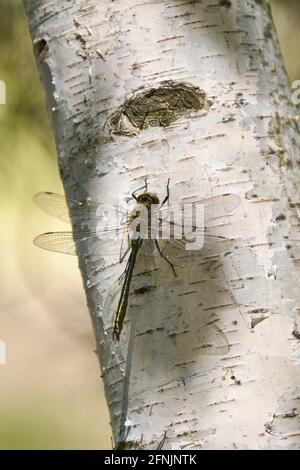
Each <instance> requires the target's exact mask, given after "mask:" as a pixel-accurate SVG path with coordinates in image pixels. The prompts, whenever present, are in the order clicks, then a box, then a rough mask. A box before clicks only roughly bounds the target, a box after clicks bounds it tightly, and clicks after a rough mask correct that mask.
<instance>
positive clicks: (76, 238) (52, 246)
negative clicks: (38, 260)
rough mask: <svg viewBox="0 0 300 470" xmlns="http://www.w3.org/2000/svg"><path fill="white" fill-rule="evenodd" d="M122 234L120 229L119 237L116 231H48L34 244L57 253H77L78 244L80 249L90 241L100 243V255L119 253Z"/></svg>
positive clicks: (98, 251)
mask: <svg viewBox="0 0 300 470" xmlns="http://www.w3.org/2000/svg"><path fill="white" fill-rule="evenodd" d="M121 235H122V236H123V235H124V233H123V231H122V230H119V238H118V236H117V235H116V231H115V230H114V231H112V232H109V231H105V232H102V233H101V232H98V231H97V230H96V231H82V232H74V233H73V232H47V233H43V234H41V235H38V236H37V237H36V238H35V239H34V240H33V242H34V244H35V245H36V246H38V247H39V248H43V249H44V250H48V251H55V252H57V253H65V254H67V255H76V253H77V251H76V246H77V248H78V250H79V251H80V250H81V249H82V244H83V243H84V244H85V243H86V242H87V241H89V242H93V241H94V242H97V243H98V244H99V250H97V253H98V254H99V255H119V253H120V244H121Z"/></svg>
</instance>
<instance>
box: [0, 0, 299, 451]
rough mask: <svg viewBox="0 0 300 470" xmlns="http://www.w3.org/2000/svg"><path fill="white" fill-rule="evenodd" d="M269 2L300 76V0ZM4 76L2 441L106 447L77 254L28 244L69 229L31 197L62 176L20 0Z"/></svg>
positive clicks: (10, 19) (0, 37)
mask: <svg viewBox="0 0 300 470" xmlns="http://www.w3.org/2000/svg"><path fill="white" fill-rule="evenodd" d="M271 3H272V7H273V14H274V20H275V24H276V26H277V31H278V34H279V39H280V42H281V48H282V52H283V56H284V60H285V63H286V67H287V70H288V73H289V76H290V79H291V80H297V79H300V56H299V53H298V49H299V46H298V44H299V40H300V28H299V22H300V1H299V0H273V1H272V2H271ZM0 80H4V81H5V83H6V85H7V104H6V105H5V106H4V105H0V195H1V198H0V210H1V224H0V227H1V228H0V243H1V263H0V285H1V291H0V340H4V341H5V342H6V347H7V364H6V365H5V366H4V365H0V449H109V448H111V439H110V436H111V431H110V428H109V417H108V413H107V409H106V404H105V399H104V392H103V387H102V383H101V380H100V377H99V376H100V371H99V366H98V363H97V359H96V355H95V354H94V352H93V350H94V348H95V345H94V339H93V333H92V328H91V323H90V320H89V316H88V312H87V308H86V303H85V299H84V294H83V291H82V287H81V279H80V275H79V271H78V266H77V260H76V259H75V258H74V259H73V257H68V256H64V255H59V254H55V255H54V254H52V255H51V254H49V253H47V252H43V251H42V250H38V249H37V248H35V247H34V246H33V244H32V239H33V237H34V236H35V235H36V234H38V233H39V232H42V231H48V230H56V229H60V228H62V229H66V228H65V226H63V225H60V224H59V222H57V221H56V220H51V218H50V217H48V216H47V215H44V214H43V213H41V212H40V211H39V210H38V209H37V208H36V207H34V205H33V202H32V196H33V194H34V193H36V192H38V191H44V190H50V191H56V192H62V185H61V182H60V180H59V175H58V170H57V165H56V156H55V148H54V144H53V140H52V135H51V129H50V126H49V123H48V119H47V115H46V111H45V105H44V96H43V90H42V87H41V84H40V82H39V78H38V74H37V70H36V66H35V62H34V57H33V53H32V47H31V42H30V38H29V33H28V29H27V25H26V20H25V16H24V12H23V7H22V1H21V0H9V1H7V0H0Z"/></svg>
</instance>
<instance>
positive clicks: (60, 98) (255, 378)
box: [24, 0, 300, 449]
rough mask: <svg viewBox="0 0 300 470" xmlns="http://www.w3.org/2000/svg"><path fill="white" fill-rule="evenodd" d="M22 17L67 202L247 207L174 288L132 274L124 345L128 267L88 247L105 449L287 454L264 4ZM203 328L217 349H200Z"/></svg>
mask: <svg viewBox="0 0 300 470" xmlns="http://www.w3.org/2000/svg"><path fill="white" fill-rule="evenodd" d="M24 4H25V8H26V12H27V16H28V20H29V25H30V30H31V35H32V40H33V45H34V51H35V54H36V58H37V63H38V66H39V70H40V74H41V77H42V81H43V84H44V87H45V90H46V93H47V98H48V103H49V107H50V110H51V114H52V120H53V127H54V132H55V139H56V144H57V151H58V161H59V167H60V172H61V178H62V180H63V183H64V187H65V191H66V196H67V199H68V200H69V201H70V200H71V199H77V200H80V201H83V202H85V201H89V200H91V201H101V202H105V203H108V204H111V203H118V201H119V200H123V199H124V197H125V196H127V195H128V194H130V193H131V192H132V191H134V190H135V189H137V188H139V187H141V186H142V185H143V182H144V178H145V177H148V180H149V188H150V190H151V191H154V192H156V193H157V194H159V196H160V197H162V196H163V195H165V191H166V184H167V180H168V178H170V179H171V182H170V197H171V201H172V203H176V202H179V201H181V200H182V199H183V198H187V197H191V196H210V195H212V194H214V195H217V194H224V193H235V194H238V195H240V197H241V199H242V204H241V207H240V208H239V209H238V210H237V211H235V213H233V214H232V216H230V217H229V216H228V217H226V218H223V219H222V221H221V222H222V223H219V226H218V227H216V228H215V230H216V233H217V234H218V235H222V236H224V237H227V238H228V239H229V240H228V241H226V242H224V243H221V244H219V245H218V246H216V247H214V248H212V249H211V248H209V249H207V251H205V249H204V251H203V253H202V254H201V253H200V254H197V255H194V256H193V257H191V258H189V257H187V256H186V257H182V258H181V259H180V262H179V263H178V264H179V266H177V268H176V269H177V271H178V276H177V278H174V276H173V274H172V272H171V271H170V270H169V267H168V266H166V265H165V264H164V263H163V262H160V261H159V260H158V261H155V262H154V261H153V260H150V261H148V262H146V263H143V262H141V261H140V262H139V263H138V264H137V266H136V269H135V272H134V279H133V285H132V293H131V296H130V308H129V311H128V314H127V320H126V322H125V327H124V331H123V332H122V335H121V339H120V342H117V341H114V340H113V339H112V336H111V328H112V322H113V314H112V313H111V312H110V311H109V309H106V308H105V305H106V299H107V298H108V297H109V295H110V294H109V292H111V288H112V285H114V284H115V282H116V279H117V278H118V276H120V274H121V273H122V271H123V269H124V264H118V263H107V260H105V259H104V258H103V257H101V256H99V252H98V250H99V246H98V244H97V242H95V240H93V241H89V240H87V241H86V246H85V250H84V251H83V252H82V253H81V254H80V256H79V264H80V269H81V273H82V277H83V282H84V287H85V291H86V295H87V300H88V305H89V309H90V313H91V318H92V322H93V326H94V331H95V337H96V344H97V354H98V357H99V361H100V364H101V369H102V376H103V380H104V384H105V390H106V397H107V403H108V407H109V410H110V416H111V425H112V430H113V436H114V440H115V442H116V444H117V446H119V448H120V447H122V446H123V447H124V448H127V449H128V448H144V449H153V448H156V447H157V446H158V445H159V443H160V442H162V438H163V437H164V436H165V440H164V442H162V443H161V445H163V448H164V449H167V448H168V449H188V448H189V449H294V448H299V440H300V422H299V400H300V387H299V385H300V384H299V364H300V349H299V339H300V330H299V326H298V323H297V322H298V319H299V311H300V289H299V286H300V272H299V263H300V251H299V246H298V240H299V238H300V233H299V223H300V221H299V208H300V185H299V182H300V179H299V163H300V160H299V148H300V147H299V134H298V127H297V116H296V111H297V110H295V109H294V106H293V105H292V104H291V101H290V85H289V82H288V79H287V75H286V72H285V70H284V66H283V62H282V57H281V54H280V50H279V45H278V41H277V37H276V33H275V31H274V26H273V22H272V18H271V12H270V7H269V4H268V2H267V1H262V0H248V1H247V2H245V1H244V0H231V1H227V0H226V1H223V0H222V1H219V2H218V1H216V0H203V1H200V0H199V1H194V0H193V1H189V0H145V1H143V2H138V1H136V0H116V1H114V2H112V1H109V0H101V1H96V0H60V1H58V0H57V1H55V0H24ZM153 97H154V98H153ZM158 104H161V106H160V107H159V106H158ZM45 189H46V188H45ZM73 222H74V221H73ZM89 223H91V222H89ZM91 228H92V227H91ZM70 314H71V312H70ZM209 324H215V325H217V326H218V329H219V331H220V330H221V331H222V332H223V333H224V334H225V335H226V337H227V338H228V340H229V345H230V350H229V352H228V353H226V354H225V353H224V351H223V350H222V349H220V352H219V354H218V355H214V356H213V355H206V354H204V353H203V352H204V349H205V348H204V346H205V335H206V333H205V332H206V331H208V329H207V328H208V325H209ZM201 332H202V333H201ZM201 334H202V338H201ZM203 336H204V340H203ZM208 342H209V339H208ZM82 406H84V403H83V404H82ZM99 425H101V423H99Z"/></svg>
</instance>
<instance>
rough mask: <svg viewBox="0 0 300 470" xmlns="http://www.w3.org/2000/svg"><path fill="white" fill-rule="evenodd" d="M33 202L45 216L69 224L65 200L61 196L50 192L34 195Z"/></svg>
mask: <svg viewBox="0 0 300 470" xmlns="http://www.w3.org/2000/svg"><path fill="white" fill-rule="evenodd" d="M33 200H34V202H35V203H36V205H37V206H38V207H39V208H40V209H42V210H43V211H44V212H46V213H47V214H49V215H52V216H53V217H56V218H57V219H59V220H62V221H63V222H66V223H70V217H69V210H68V206H67V203H66V199H65V197H64V196H62V195H61V194H56V193H51V192H42V193H37V194H35V195H34V197H33Z"/></svg>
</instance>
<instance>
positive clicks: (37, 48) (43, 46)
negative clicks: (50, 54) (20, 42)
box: [33, 39, 48, 60]
mask: <svg viewBox="0 0 300 470" xmlns="http://www.w3.org/2000/svg"><path fill="white" fill-rule="evenodd" d="M33 49H34V54H35V56H36V58H37V59H38V60H43V58H44V55H45V53H46V52H47V50H48V43H47V41H46V39H39V40H37V41H35V42H34V45H33Z"/></svg>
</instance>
